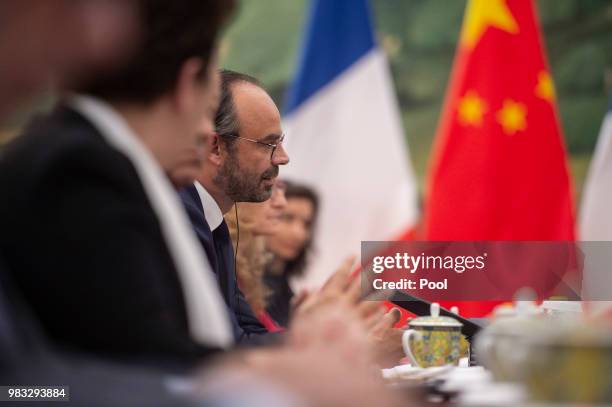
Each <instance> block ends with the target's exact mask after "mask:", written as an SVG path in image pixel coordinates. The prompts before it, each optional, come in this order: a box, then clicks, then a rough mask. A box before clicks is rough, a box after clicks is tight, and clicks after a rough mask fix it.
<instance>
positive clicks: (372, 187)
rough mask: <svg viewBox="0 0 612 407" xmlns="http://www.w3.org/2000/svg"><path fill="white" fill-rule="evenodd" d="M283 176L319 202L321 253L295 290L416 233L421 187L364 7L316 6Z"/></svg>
mask: <svg viewBox="0 0 612 407" xmlns="http://www.w3.org/2000/svg"><path fill="white" fill-rule="evenodd" d="M283 126H284V129H285V132H286V133H287V139H286V140H287V141H286V148H287V150H288V152H289V155H290V157H291V163H290V164H289V165H288V166H287V167H286V168H283V177H285V178H286V179H288V180H291V181H296V182H300V183H304V184H307V185H309V186H311V187H313V188H314V189H316V191H317V192H318V194H319V197H320V200H321V204H320V211H319V218H318V221H317V227H316V235H315V236H314V245H315V253H314V255H313V256H312V258H311V261H310V264H309V267H308V270H307V271H306V273H305V276H304V278H303V280H302V281H299V282H297V285H298V286H299V287H302V288H316V287H319V286H320V285H321V284H322V283H323V282H325V280H326V279H327V278H328V277H329V275H330V274H331V273H332V272H333V271H334V270H335V269H336V268H337V267H338V266H339V265H340V263H341V262H342V260H343V259H344V258H345V257H346V256H348V255H351V254H354V255H357V256H359V254H360V251H361V242H362V241H375V240H394V239H398V238H401V237H403V236H406V235H407V234H408V233H409V231H410V230H412V229H413V227H414V225H415V223H416V221H417V217H418V209H417V184H416V181H415V177H414V173H413V170H412V164H411V162H410V158H409V152H408V146H407V145H406V142H405V138H404V135H403V127H402V123H401V120H400V112H399V109H398V105H397V100H396V97H395V93H394V89H393V84H392V79H391V75H390V72H389V69H388V65H387V60H386V58H385V55H384V53H383V51H382V49H381V48H380V47H379V46H378V44H377V42H376V39H375V35H374V30H373V26H372V21H371V14H370V8H369V5H368V2H367V0H314V1H313V2H312V4H311V10H310V16H309V20H308V23H307V27H306V33H305V39H304V42H303V47H302V53H301V56H300V61H299V68H298V71H297V74H296V76H295V78H294V81H293V83H292V84H291V86H290V88H289V91H288V95H287V100H286V106H285V112H284V115H283Z"/></svg>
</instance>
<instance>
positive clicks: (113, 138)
mask: <svg viewBox="0 0 612 407" xmlns="http://www.w3.org/2000/svg"><path fill="white" fill-rule="evenodd" d="M68 104H69V105H70V106H71V107H72V108H73V109H75V110H76V111H78V112H79V113H81V114H82V115H83V116H85V117H86V118H87V119H88V120H89V121H90V122H91V123H92V124H93V125H94V127H96V129H97V130H98V131H99V132H100V134H101V135H102V136H103V137H104V139H105V140H106V141H107V142H108V144H110V145H111V146H113V147H114V148H116V149H117V150H119V151H120V152H121V153H123V154H124V155H125V156H127V158H128V159H129V160H130V161H131V162H132V164H133V165H134V167H135V168H136V172H137V173H138V176H139V178H140V182H141V183H142V185H143V187H144V190H145V192H146V194H147V196H148V198H149V201H150V202H151V206H152V207H153V210H154V211H155V213H156V214H157V217H158V220H159V223H160V226H161V230H162V234H163V236H164V239H165V241H166V245H167V246H168V249H169V252H170V255H171V256H172V259H173V261H174V264H175V267H176V269H177V273H178V277H179V280H180V282H181V286H182V288H183V293H184V297H185V303H186V304H185V305H186V308H187V320H188V323H189V331H190V333H191V336H192V338H193V339H194V340H195V341H197V342H199V343H202V344H207V345H213V346H219V347H223V348H227V347H229V346H230V345H232V344H233V342H234V339H233V334H232V330H231V325H230V322H229V317H228V314H227V309H226V306H225V302H224V301H223V298H222V297H221V293H220V292H219V289H218V285H217V282H216V280H215V277H214V274H213V272H212V269H211V267H210V264H209V262H208V259H207V258H206V256H204V254H203V252H202V249H201V247H200V245H199V244H198V242H197V238H196V237H195V234H194V232H193V229H192V227H191V224H190V223H189V220H188V218H187V215H186V213H185V211H184V209H183V206H182V205H181V202H180V200H179V197H178V194H177V192H176V191H175V189H174V188H173V186H172V184H171V183H170V181H169V179H168V178H167V176H166V174H165V173H164V171H163V169H162V168H161V167H160V166H159V164H158V163H157V161H156V160H155V158H154V156H153V155H152V154H151V152H150V151H149V150H148V149H147V147H146V146H145V145H144V144H143V143H142V142H141V141H140V139H139V138H138V137H137V136H136V134H134V132H133V131H132V130H131V129H130V127H129V126H128V124H127V123H126V121H125V120H124V119H123V117H121V116H120V115H119V114H118V113H117V112H116V111H115V110H113V108H112V107H111V106H109V105H108V104H106V103H104V102H103V101H101V100H99V99H96V98H93V97H89V96H82V95H75V96H73V97H71V98H70V99H69V100H68ZM142 288H143V289H144V290H146V289H147V287H145V286H143V287H142Z"/></svg>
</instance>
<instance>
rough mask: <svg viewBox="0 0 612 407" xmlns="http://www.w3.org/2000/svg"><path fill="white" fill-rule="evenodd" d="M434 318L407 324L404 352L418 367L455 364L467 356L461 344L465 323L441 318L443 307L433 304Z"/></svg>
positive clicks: (413, 320)
mask: <svg viewBox="0 0 612 407" xmlns="http://www.w3.org/2000/svg"><path fill="white" fill-rule="evenodd" d="M430 313H431V315H429V316H424V317H418V318H414V319H412V320H410V321H409V322H408V327H409V329H407V330H406V331H404V333H403V335H402V346H403V348H404V353H405V354H406V356H407V357H408V360H410V363H411V364H412V365H414V366H419V367H431V366H444V365H449V364H452V365H456V364H458V362H459V359H461V358H462V357H463V356H465V355H464V354H465V349H464V348H465V346H464V345H463V344H462V335H461V327H462V325H463V324H462V323H461V322H459V321H457V320H456V319H454V318H451V317H445V316H440V304H438V303H435V302H434V303H432V304H431V309H430Z"/></svg>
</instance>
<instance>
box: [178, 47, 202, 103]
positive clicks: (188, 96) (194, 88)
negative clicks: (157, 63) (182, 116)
mask: <svg viewBox="0 0 612 407" xmlns="http://www.w3.org/2000/svg"><path fill="white" fill-rule="evenodd" d="M203 69H205V67H204V63H203V61H202V59H200V58H189V59H188V60H186V61H185V62H184V63H183V65H182V66H181V69H180V71H179V74H178V77H177V80H176V86H175V88H174V97H173V100H174V106H175V108H176V109H177V110H178V111H179V112H191V111H193V110H194V109H196V108H198V106H196V104H197V103H201V99H200V98H199V97H198V95H199V93H198V92H199V91H200V89H199V88H200V87H202V86H204V83H202V82H203V81H204V80H205V79H204V75H202V70H203Z"/></svg>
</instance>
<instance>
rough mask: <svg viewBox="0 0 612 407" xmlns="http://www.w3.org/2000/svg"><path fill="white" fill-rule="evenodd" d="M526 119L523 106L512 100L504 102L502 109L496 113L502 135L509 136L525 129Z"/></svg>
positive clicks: (525, 109)
mask: <svg viewBox="0 0 612 407" xmlns="http://www.w3.org/2000/svg"><path fill="white" fill-rule="evenodd" d="M526 117H527V108H526V107H525V105H524V104H523V103H519V102H515V101H514V100H512V99H506V100H504V104H503V106H502V108H501V109H500V110H499V111H498V112H497V122H498V123H499V124H501V126H502V128H503V129H504V133H506V134H508V135H510V136H512V135H514V134H516V133H517V132H519V131H522V130H525V129H526V128H527V119H526Z"/></svg>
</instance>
